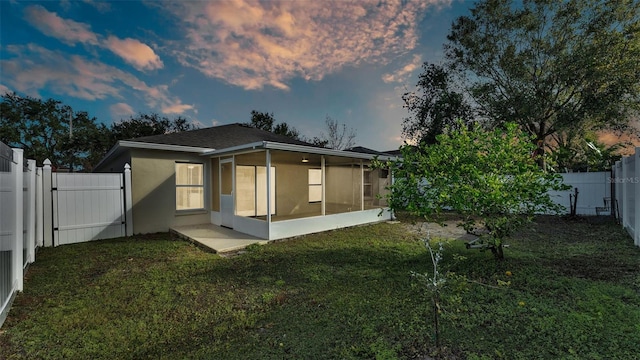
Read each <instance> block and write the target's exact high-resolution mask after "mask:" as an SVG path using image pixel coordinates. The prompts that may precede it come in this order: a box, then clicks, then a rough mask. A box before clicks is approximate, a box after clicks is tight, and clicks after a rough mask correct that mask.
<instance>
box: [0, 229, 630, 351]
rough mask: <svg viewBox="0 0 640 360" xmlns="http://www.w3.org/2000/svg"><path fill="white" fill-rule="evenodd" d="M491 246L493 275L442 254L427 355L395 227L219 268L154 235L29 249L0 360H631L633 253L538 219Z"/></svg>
mask: <svg viewBox="0 0 640 360" xmlns="http://www.w3.org/2000/svg"><path fill="white" fill-rule="evenodd" d="M507 243H508V244H509V245H510V247H508V248H507V249H506V250H505V256H506V259H505V260H504V261H502V262H496V261H494V260H493V257H492V255H491V253H490V252H480V251H477V250H466V249H464V244H461V243H459V242H455V241H449V242H447V244H446V246H445V259H444V262H443V264H442V269H443V270H446V271H448V272H449V275H450V276H449V281H448V283H447V287H446V288H445V289H444V290H443V292H442V299H443V300H442V314H441V320H442V341H443V346H442V348H441V349H439V350H437V349H435V346H434V341H433V335H434V334H433V326H432V323H431V319H432V313H431V305H430V298H429V294H428V293H427V292H426V291H425V289H424V288H423V287H421V286H420V285H419V284H417V283H416V280H415V279H413V278H412V277H411V276H410V272H411V271H417V272H428V271H431V268H432V265H431V262H430V259H429V255H428V252H427V251H426V249H425V248H424V246H422V245H421V243H420V242H419V241H417V239H416V238H415V236H414V235H411V234H409V233H408V232H406V231H405V230H404V227H403V226H401V225H398V224H377V225H372V226H363V227H355V228H349V229H343V230H338V231H331V232H327V233H323V234H316V235H310V236H305V237H301V238H298V239H295V240H291V241H286V242H278V243H274V244H270V245H267V246H254V247H251V248H250V249H249V251H248V252H247V253H244V254H242V255H239V256H235V257H231V258H222V257H219V256H217V255H214V254H209V253H206V252H203V251H201V250H200V249H199V248H197V247H195V246H193V245H191V244H189V243H186V242H181V241H171V240H170V239H169V238H168V235H166V234H157V235H153V236H140V237H135V238H132V239H116V240H108V241H100V242H93V243H85V244H78V245H68V246H63V247H59V248H55V249H49V248H47V249H40V251H39V252H38V254H37V262H36V263H34V264H32V265H31V266H30V268H29V272H28V275H27V279H26V282H25V291H24V292H23V293H20V294H19V295H18V296H17V298H16V300H15V302H14V305H13V308H12V310H11V312H10V314H9V318H8V319H7V321H6V322H5V324H4V326H3V328H2V329H0V358H7V359H62V358H65V359H116V358H117V359H146V358H153V359H178V358H202V359H283V358H284V359H374V358H376V359H394V358H400V359H403V358H406V359H412V358H421V357H424V356H425V355H432V356H436V357H441V358H462V359H464V358H469V359H479V358H505V359H537V358H540V359H556V358H568V359H571V358H574V359H616V358H617V359H633V358H634V357H635V358H637V357H638V355H637V354H640V249H638V248H636V247H634V246H633V242H632V240H631V239H630V238H629V237H628V236H627V235H626V233H625V232H624V230H622V229H620V227H619V226H617V225H615V224H613V223H592V222H589V221H586V220H584V219H578V220H568V219H563V218H546V217H545V218H540V219H538V223H537V224H534V225H532V226H531V227H530V228H528V229H525V230H523V231H521V232H520V233H519V234H517V235H516V236H514V237H513V238H512V239H510V240H509V241H508V242H507ZM460 256H463V257H464V259H461V258H460ZM507 271H510V272H511V274H512V275H511V276H508V275H507V274H506V272H507ZM453 274H455V276H454V275H453Z"/></svg>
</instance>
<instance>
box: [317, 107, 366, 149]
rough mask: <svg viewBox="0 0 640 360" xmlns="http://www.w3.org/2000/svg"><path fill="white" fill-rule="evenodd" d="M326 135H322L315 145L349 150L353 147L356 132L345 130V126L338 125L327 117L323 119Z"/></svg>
mask: <svg viewBox="0 0 640 360" xmlns="http://www.w3.org/2000/svg"><path fill="white" fill-rule="evenodd" d="M325 125H326V126H327V133H326V134H325V133H322V135H321V138H320V139H319V140H320V141H317V142H316V143H317V144H319V145H323V147H326V148H329V149H335V150H344V149H349V148H351V147H353V145H355V138H356V132H355V130H353V129H351V128H350V129H347V124H342V126H340V124H339V123H338V120H334V119H332V118H331V117H330V116H329V115H327V118H326V119H325Z"/></svg>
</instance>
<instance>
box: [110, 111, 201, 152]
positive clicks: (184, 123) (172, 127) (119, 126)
mask: <svg viewBox="0 0 640 360" xmlns="http://www.w3.org/2000/svg"><path fill="white" fill-rule="evenodd" d="M194 129H197V126H195V125H193V124H192V123H190V122H189V121H188V120H187V119H185V118H183V117H180V116H178V117H177V118H175V119H173V120H170V119H169V118H167V117H165V116H160V115H158V114H153V113H152V114H142V113H141V114H138V115H137V116H136V117H131V118H129V119H127V120H121V121H118V122H114V123H113V124H112V125H111V129H110V130H111V143H112V145H115V143H116V142H117V141H119V140H128V139H134V138H139V137H144V136H153V135H162V134H168V133H174V132H180V131H189V130H194Z"/></svg>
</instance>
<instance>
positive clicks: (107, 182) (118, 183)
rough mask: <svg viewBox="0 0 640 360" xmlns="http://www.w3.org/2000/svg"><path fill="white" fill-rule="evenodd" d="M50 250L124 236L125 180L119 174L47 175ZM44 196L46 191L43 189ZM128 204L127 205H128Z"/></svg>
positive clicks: (48, 169)
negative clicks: (49, 193) (48, 179)
mask: <svg viewBox="0 0 640 360" xmlns="http://www.w3.org/2000/svg"><path fill="white" fill-rule="evenodd" d="M44 174H45V176H49V174H50V175H51V190H50V191H51V197H52V203H53V207H52V211H53V246H58V245H65V244H74V243H79V242H86V241H90V240H99V239H112V238H117V237H122V236H125V235H127V232H126V228H127V221H126V214H127V213H126V204H125V202H126V201H125V195H126V193H125V178H126V177H130V176H131V170H130V169H129V168H128V165H127V167H125V172H124V175H125V176H124V177H123V176H122V174H104V173H100V174H79V173H51V166H50V163H47V161H45V166H44ZM44 191H45V192H48V191H49V190H48V189H44ZM130 203H131V201H129V204H130ZM128 227H129V228H130V229H132V226H131V222H130V221H129V226H128Z"/></svg>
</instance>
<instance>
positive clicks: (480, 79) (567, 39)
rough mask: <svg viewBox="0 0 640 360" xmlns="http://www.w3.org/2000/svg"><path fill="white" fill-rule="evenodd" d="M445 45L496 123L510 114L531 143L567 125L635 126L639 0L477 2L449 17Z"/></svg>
mask: <svg viewBox="0 0 640 360" xmlns="http://www.w3.org/2000/svg"><path fill="white" fill-rule="evenodd" d="M445 51H446V56H447V58H448V59H449V62H450V65H451V66H452V67H454V68H455V69H457V70H460V71H462V72H464V73H466V74H468V75H469V78H470V79H473V84H472V85H471V93H472V95H473V97H474V99H475V101H476V102H477V103H478V104H479V106H480V108H481V110H482V112H483V113H484V114H485V115H486V116H487V118H489V119H495V122H496V123H497V124H501V123H504V122H510V121H515V122H517V123H518V124H519V125H520V126H521V127H522V128H523V129H524V130H526V131H527V132H528V133H530V134H531V135H533V136H535V138H536V140H541V141H544V140H545V139H546V138H547V137H548V136H550V135H554V134H560V135H561V136H562V135H563V134H564V133H565V132H566V131H575V130H579V131H591V130H602V129H607V130H613V131H626V132H628V133H636V134H637V130H635V129H634V128H633V127H632V126H630V121H631V119H632V118H633V116H634V114H636V115H637V111H638V109H639V108H640V63H639V62H638V59H640V2H637V1H633V0H620V1H608V0H596V1H589V0H568V1H547V0H526V1H524V2H523V3H514V2H513V1H509V0H484V1H479V2H478V3H476V4H475V6H474V7H473V8H472V9H471V14H470V15H469V16H462V17H460V18H458V19H457V20H456V21H455V22H454V24H453V26H452V29H451V32H450V34H449V35H448V43H447V44H446V45H445ZM547 146H551V147H554V146H555V144H554V143H553V142H550V143H547Z"/></svg>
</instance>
